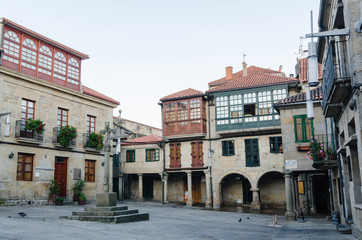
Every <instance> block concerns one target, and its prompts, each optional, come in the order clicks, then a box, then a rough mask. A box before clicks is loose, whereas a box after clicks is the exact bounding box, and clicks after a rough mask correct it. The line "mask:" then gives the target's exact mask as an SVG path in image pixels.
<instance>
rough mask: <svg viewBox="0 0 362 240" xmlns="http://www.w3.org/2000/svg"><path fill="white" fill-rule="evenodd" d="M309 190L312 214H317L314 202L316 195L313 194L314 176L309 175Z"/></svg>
mask: <svg viewBox="0 0 362 240" xmlns="http://www.w3.org/2000/svg"><path fill="white" fill-rule="evenodd" d="M309 188H310V201H311V205H312V206H311V208H310V212H311V213H312V214H316V212H317V209H316V205H315V201H314V194H313V175H309Z"/></svg>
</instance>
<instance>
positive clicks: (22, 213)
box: [18, 212, 28, 217]
mask: <svg viewBox="0 0 362 240" xmlns="http://www.w3.org/2000/svg"><path fill="white" fill-rule="evenodd" d="M18 214H19V215H20V216H21V217H25V216H26V215H28V214H26V213H25V212H19V213H18Z"/></svg>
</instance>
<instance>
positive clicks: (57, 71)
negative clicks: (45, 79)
mask: <svg viewBox="0 0 362 240" xmlns="http://www.w3.org/2000/svg"><path fill="white" fill-rule="evenodd" d="M66 66H67V65H66V60H65V56H64V54H63V53H61V52H57V53H56V54H55V56H54V77H56V78H58V79H61V80H64V81H65V73H66V72H65V70H66Z"/></svg>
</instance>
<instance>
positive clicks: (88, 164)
mask: <svg viewBox="0 0 362 240" xmlns="http://www.w3.org/2000/svg"><path fill="white" fill-rule="evenodd" d="M95 178H96V161H95V160H85V171H84V180H85V181H86V182H95Z"/></svg>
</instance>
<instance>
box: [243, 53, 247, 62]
mask: <svg viewBox="0 0 362 240" xmlns="http://www.w3.org/2000/svg"><path fill="white" fill-rule="evenodd" d="M245 57H246V54H245V53H243V62H245Z"/></svg>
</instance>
